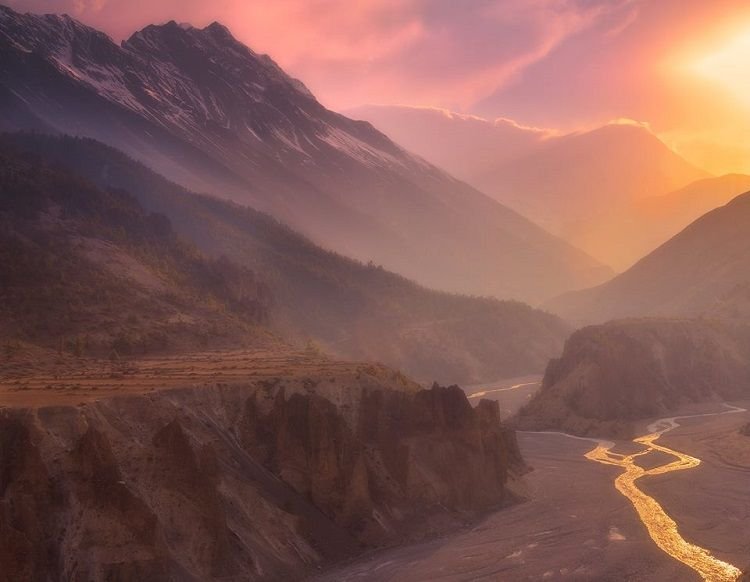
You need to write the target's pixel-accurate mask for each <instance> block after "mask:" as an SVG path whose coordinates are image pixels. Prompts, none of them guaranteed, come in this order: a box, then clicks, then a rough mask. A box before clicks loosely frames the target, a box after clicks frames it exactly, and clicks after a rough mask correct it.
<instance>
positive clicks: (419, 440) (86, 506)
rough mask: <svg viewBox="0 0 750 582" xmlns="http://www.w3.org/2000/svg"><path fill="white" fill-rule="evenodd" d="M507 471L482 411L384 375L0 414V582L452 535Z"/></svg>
mask: <svg viewBox="0 0 750 582" xmlns="http://www.w3.org/2000/svg"><path fill="white" fill-rule="evenodd" d="M521 468H522V461H521V460H520V456H519V453H518V449H517V446H516V443H515V439H514V436H513V434H512V432H510V431H508V430H507V429H505V428H504V427H503V426H501V424H500V421H499V414H498V409H497V406H496V404H495V403H490V402H482V403H481V404H480V405H479V407H478V408H476V409H472V408H471V406H470V405H469V404H468V402H467V400H466V398H465V396H464V395H463V393H462V392H461V390H460V389H459V388H457V387H451V388H441V387H438V386H434V387H433V388H432V389H431V390H420V389H419V388H418V387H417V386H415V385H413V384H411V383H410V382H408V381H406V380H404V379H403V378H402V377H401V376H400V375H397V374H394V373H393V372H390V371H388V370H386V369H384V368H379V367H375V366H358V367H353V368H352V370H351V372H350V373H348V374H342V375H339V376H336V377H328V376H326V377H323V376H321V377H314V376H311V377H306V378H297V379H294V380H281V379H278V380H264V381H259V382H256V383H253V384H244V385H215V386H212V387H208V388H200V389H199V388H190V389H188V388H186V389H179V390H168V391H162V392H153V393H150V394H147V395H139V396H122V397H114V398H107V399H102V400H98V401H94V402H90V403H88V404H81V405H78V406H56V407H37V408H4V409H1V410H0V512H1V513H2V519H0V562H1V563H2V564H3V568H2V572H0V579H2V580H81V581H83V580H86V581H89V580H134V581H135V580H139V581H140V580H170V579H171V580H212V579H219V578H220V579H222V580H260V579H280V578H285V579H289V578H295V577H298V576H301V575H302V574H303V573H304V572H305V571H306V570H308V569H309V568H311V567H313V566H316V565H318V566H319V565H321V564H324V563H326V562H328V561H332V560H336V559H340V558H343V557H346V556H348V555H352V554H354V553H356V552H358V551H362V550H363V549H364V548H366V547H372V546H376V545H380V544H387V543H392V542H397V541H400V540H402V539H406V538H410V537H414V536H419V535H424V534H425V533H429V532H431V531H435V530H437V529H439V528H441V527H446V526H450V525H453V526H455V525H456V523H457V522H458V521H460V520H462V519H463V518H465V517H468V516H470V515H472V514H474V513H476V512H478V511H482V510H486V509H488V508H491V507H495V506H499V505H501V504H503V503H505V502H507V501H509V495H508V493H507V490H506V480H507V479H508V475H509V473H511V472H513V471H518V470H519V469H521Z"/></svg>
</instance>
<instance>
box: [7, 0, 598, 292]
mask: <svg viewBox="0 0 750 582" xmlns="http://www.w3.org/2000/svg"><path fill="white" fill-rule="evenodd" d="M80 27H83V25H80V24H75V25H73V24H71V23H70V22H69V21H65V22H63V21H62V20H61V19H59V18H58V19H57V20H56V19H55V18H54V17H49V18H48V17H36V16H33V15H20V14H18V13H15V12H13V11H11V10H10V9H7V8H5V9H3V11H2V12H0V54H2V56H3V66H2V67H0V86H2V87H4V89H5V91H4V92H5V93H6V95H7V96H8V97H7V101H8V103H6V105H5V107H6V109H5V111H8V110H10V109H11V108H14V111H15V110H18V109H25V111H26V114H27V116H28V117H30V118H32V119H36V120H39V121H40V122H41V123H43V124H46V125H48V126H50V127H51V128H53V129H56V130H57V131H59V132H61V133H69V134H73V135H83V136H88V137H93V138H95V139H98V140H100V141H103V142H104V143H108V144H109V145H112V146H114V147H116V148H118V149H121V150H123V151H125V152H126V153H128V154H129V155H132V156H134V157H136V158H137V159H140V160H141V161H143V162H145V163H147V164H148V165H150V166H151V167H152V168H153V169H156V170H157V171H158V172H160V173H163V174H165V175H166V176H167V177H168V178H170V179H172V180H174V181H176V182H178V183H181V184H182V185H184V186H187V187H188V188H191V189H194V190H198V191H203V192H209V193H213V194H217V195H220V196H222V197H225V198H231V199H234V200H235V201H239V202H241V203H243V204H250V205H252V206H254V207H256V208H258V209H259V210H262V211H265V212H270V213H271V214H273V215H275V216H277V217H278V218H280V219H281V220H283V221H284V222H287V223H288V224H290V225H291V226H292V227H294V228H295V229H297V230H300V231H301V232H303V234H305V235H307V236H310V237H311V238H313V240H315V242H317V243H318V244H322V245H323V246H326V247H328V248H332V249H335V250H337V251H339V252H342V253H343V254H346V255H348V256H352V257H354V258H357V259H359V260H363V261H368V260H373V261H375V262H377V263H381V264H383V265H385V266H386V267H388V268H390V269H392V270H395V271H396V272H399V273H401V274H403V275H406V276H408V277H410V278H412V279H416V280H417V281H419V282H420V283H422V284H425V285H427V286H429V287H434V288H439V289H443V290H448V291H457V292H464V293H474V294H491V295H495V296H498V297H502V298H517V299H525V300H529V301H538V300H540V299H543V298H545V296H549V295H552V294H554V293H555V291H562V290H565V289H571V288H578V287H581V286H585V285H587V284H591V283H593V282H598V281H601V280H603V279H604V278H606V276H608V273H609V271H608V270H607V269H605V268H603V267H602V265H601V264H600V263H598V262H597V261H595V260H593V259H591V258H590V257H588V256H587V255H585V253H583V252H582V251H579V250H578V249H575V248H574V247H572V246H571V245H569V244H568V243H565V242H563V241H561V240H560V239H557V238H555V237H554V236H552V235H550V234H549V233H547V232H545V231H544V230H543V229H541V228H539V227H537V226H536V225H534V224H533V223H531V222H529V221H528V220H526V219H525V218H523V217H522V216H520V215H519V214H517V213H516V212H514V211H512V210H510V209H507V208H505V207H503V206H501V205H499V204H497V203H496V202H494V201H492V200H491V199H489V198H488V197H486V196H485V195H483V194H481V193H480V192H478V191H476V190H475V189H473V188H471V187H469V186H468V185H466V184H464V183H462V182H460V181H458V180H456V179H455V178H452V177H450V176H449V175H447V174H446V173H445V172H444V171H442V170H439V169H437V168H435V167H434V166H431V165H429V164H428V163H427V162H425V161H424V160H422V159H420V158H418V157H416V156H412V155H410V154H408V153H407V152H406V151H405V150H403V149H402V148H400V147H399V146H398V145H396V144H395V143H393V142H392V141H391V140H390V139H388V138H387V137H386V136H385V135H383V134H382V133H380V132H378V131H377V130H375V129H374V128H373V127H372V125H370V124H369V123H366V122H360V121H354V120H351V119H348V118H346V117H344V116H342V115H340V114H337V113H334V112H332V111H329V110H327V109H326V108H325V107H323V106H322V105H321V104H320V103H319V102H317V100H315V99H314V98H313V97H312V96H311V95H310V94H309V92H308V91H307V90H306V89H303V88H301V87H303V86H301V85H300V84H299V82H298V81H296V80H293V79H292V78H291V77H289V76H287V75H286V74H285V73H283V72H282V71H281V70H280V69H279V68H278V67H277V66H276V65H275V64H269V63H273V61H271V60H270V59H268V60H266V59H265V58H263V57H259V56H258V55H256V54H255V53H253V52H252V51H251V50H250V49H248V48H247V47H244V45H242V44H241V43H239V42H238V41H236V40H234V39H232V37H230V36H228V33H227V30H226V28H221V27H220V26H219V25H216V26H214V27H211V26H209V27H206V28H204V29H195V28H191V29H185V28H182V27H180V26H179V25H177V24H168V25H162V26H150V27H147V28H145V29H143V30H142V31H140V32H138V33H135V34H134V35H133V36H132V37H131V38H130V39H128V40H126V41H124V42H123V44H122V45H121V46H119V47H118V46H117V45H116V44H114V43H112V42H111V41H109V39H108V38H107V37H106V35H103V34H102V33H97V32H96V31H93V29H84V28H80ZM79 28H80V30H79ZM58 29H60V30H62V31H63V33H64V34H62V33H59V32H58ZM81 30H84V32H81ZM55 34H56V35H57V37H58V38H57V41H56V44H53V45H52V46H54V47H56V48H55V50H54V51H52V50H51V49H44V46H45V42H46V41H47V39H48V38H49V37H50V35H52V36H54V35H55ZM65 35H68V36H69V37H70V39H69V40H65V39H67V38H68V36H65ZM61 38H62V40H60V39H61ZM228 39H231V40H228ZM61 43H62V44H61ZM92 45H96V46H97V49H96V54H97V57H96V58H93V57H92V55H91V54H90V52H91V51H90V50H89V49H90V48H91V46H92ZM99 45H102V46H99ZM32 88H33V90H32ZM1 104H2V100H0V105H1ZM50 104H55V107H54V108H52V109H51V108H50ZM6 129H8V128H7V127H6ZM10 129H19V128H18V127H11V128H10ZM547 289H549V292H548V291H547Z"/></svg>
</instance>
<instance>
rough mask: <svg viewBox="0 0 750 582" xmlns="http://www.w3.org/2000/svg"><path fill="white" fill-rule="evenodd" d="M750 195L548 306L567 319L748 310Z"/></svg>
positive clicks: (722, 208) (591, 320)
mask: <svg viewBox="0 0 750 582" xmlns="http://www.w3.org/2000/svg"><path fill="white" fill-rule="evenodd" d="M749 286H750V193H747V194H742V195H740V196H738V197H736V198H735V199H733V200H732V201H731V202H729V203H728V204H726V205H725V206H722V207H720V208H717V209H715V210H712V211H711V212H709V213H707V214H705V215H703V216H702V217H701V218H699V219H698V220H696V221H695V222H693V223H692V224H690V225H689V226H688V227H687V228H685V229H684V230H683V231H682V232H680V233H679V234H677V235H676V236H674V237H673V238H671V239H670V240H669V241H667V242H666V243H664V244H663V245H662V246H660V247H659V248H657V249H656V250H655V251H653V252H652V253H650V254H649V255H647V256H646V257H644V258H643V259H641V260H640V261H638V262H637V263H636V264H635V265H633V267H631V268H630V269H628V270H627V271H625V272H624V273H622V274H620V275H618V276H617V277H615V278H614V279H612V280H611V281H608V282H607V283H604V284H603V285H600V286H598V287H594V288H591V289H586V290H583V291H578V292H573V293H569V294H565V295H563V296H561V297H559V298H556V299H554V300H553V301H551V302H549V304H548V307H549V308H550V309H551V310H552V311H554V312H556V313H558V314H560V315H562V316H564V317H566V318H568V319H569V320H571V321H585V322H601V321H605V320H608V319H616V318H621V317H631V316H645V315H667V316H696V315H702V314H714V313H720V312H721V313H733V312H735V311H736V310H740V311H747V306H748V304H750V302H748V299H750V295H749V294H748V291H747V289H748V287H749Z"/></svg>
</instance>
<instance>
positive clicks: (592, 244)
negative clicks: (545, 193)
mask: <svg viewBox="0 0 750 582" xmlns="http://www.w3.org/2000/svg"><path fill="white" fill-rule="evenodd" d="M748 190H750V176H745V175H742V174H727V175H725V176H720V177H717V178H704V179H702V180H697V181H695V182H692V183H690V184H688V185H687V186H685V187H683V188H680V189H678V190H675V191H674V192H670V193H668V194H662V195H660V196H648V197H646V198H638V199H636V200H633V201H631V202H629V203H626V204H623V205H621V206H619V207H617V208H613V209H612V210H611V211H610V212H609V213H606V214H604V215H601V216H599V217H597V218H596V219H593V220H589V221H586V222H582V223H579V224H578V225H577V227H576V232H575V237H573V238H571V242H573V241H574V242H575V244H576V245H577V246H579V247H580V248H584V249H592V252H593V254H595V255H596V256H599V257H607V262H608V264H610V265H612V266H613V267H615V268H617V269H619V270H625V269H627V268H629V267H631V266H633V264H634V263H635V262H636V261H638V259H640V258H642V257H643V256H645V255H646V254H648V253H650V252H651V251H652V250H654V249H655V248H657V247H658V246H659V245H661V244H662V243H664V242H666V241H667V240H669V239H670V238H672V237H673V236H674V235H676V234H677V233H679V232H680V231H681V230H682V229H684V228H685V227H686V226H687V225H689V224H690V223H691V222H693V221H694V220H695V219H697V218H699V217H700V216H702V215H703V214H705V213H706V212H709V211H710V210H713V209H714V208H717V207H719V206H722V205H724V204H726V203H727V202H729V201H730V200H731V199H732V198H734V197H736V196H738V195H739V194H742V193H743V192H747V191H748ZM593 249H597V250H596V251H593Z"/></svg>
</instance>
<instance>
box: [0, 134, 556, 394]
mask: <svg viewBox="0 0 750 582" xmlns="http://www.w3.org/2000/svg"><path fill="white" fill-rule="evenodd" d="M0 143H5V144H7V145H8V147H10V148H15V149H17V150H19V151H27V152H33V153H34V154H35V155H38V156H41V158H42V159H43V160H46V161H47V162H48V163H49V164H51V165H57V166H65V167H67V168H68V169H69V170H70V171H72V172H74V173H75V174H77V175H82V176H85V177H86V178H88V179H90V180H92V181H94V182H96V183H98V185H99V186H100V187H101V188H104V189H109V188H117V189H121V190H124V191H127V192H130V193H132V194H133V196H134V197H136V199H137V200H138V201H139V202H140V204H142V205H143V206H144V207H145V208H147V209H148V210H149V211H151V212H158V213H162V214H164V215H165V216H167V217H169V220H170V221H171V223H172V225H173V227H174V229H175V230H176V232H178V233H179V234H180V235H181V236H183V237H184V238H186V239H188V240H191V241H193V242H194V243H195V244H196V245H197V246H198V247H199V248H200V249H201V250H202V251H203V252H205V253H207V254H209V255H210V256H212V257H214V258H218V257H221V256H226V257H229V258H230V259H231V260H232V261H236V262H237V263H239V264H242V265H244V266H246V267H248V268H250V269H252V270H253V271H254V272H256V273H257V274H258V277H259V279H261V280H262V281H263V283H264V284H265V285H266V286H267V288H268V291H269V296H270V301H269V305H268V308H267V309H268V320H267V324H268V325H269V326H271V327H272V328H273V329H275V330H277V331H278V332H280V333H281V334H282V335H283V336H284V337H289V338H294V339H297V340H298V341H305V340H306V339H307V338H314V339H315V340H316V341H317V342H319V343H320V344H321V346H322V347H324V348H325V349H326V350H327V351H330V352H332V353H337V354H339V355H342V356H346V357H349V358H355V359H370V360H378V361H382V362H385V363H387V364H389V365H392V366H394V367H396V368H399V369H402V370H404V371H406V372H408V373H410V374H412V375H414V376H415V377H417V378H418V379H420V380H423V381H426V382H432V381H433V380H435V379H437V380H440V381H441V382H444V383H450V382H469V383H471V382H478V381H489V380H495V379H497V378H500V377H514V376H519V375H522V374H526V373H530V372H541V371H542V370H543V369H544V366H545V365H546V363H547V361H548V360H549V358H551V357H553V356H555V355H556V354H558V353H559V352H560V349H561V348H562V345H563V341H564V339H565V337H567V335H568V333H569V328H568V326H567V325H566V324H564V323H563V322H562V321H561V320H559V319H558V318H556V317H554V316H551V315H549V314H547V313H543V312H541V311H537V310H534V309H531V308H530V307H528V306H526V305H523V304H520V303H516V302H508V301H503V302H501V301H497V300H494V299H481V298H469V297H461V296H456V295H448V294H445V293H439V292H435V291H430V290H427V289H424V288H422V287H420V286H418V285H415V284H414V283H412V282H410V281H407V280H405V279H403V278H401V277H399V276H397V275H394V274H392V273H389V272H387V271H385V270H384V269H382V268H380V267H377V266H374V265H363V264H360V263H357V262H355V261H352V260H350V259H346V258H344V257H342V256H340V255H336V254H334V253H331V252H328V251H325V250H323V249H321V248H320V247H317V246H315V245H314V244H312V243H311V242H310V241H309V240H307V239H305V238H304V237H302V236H300V235H298V234H296V233H295V232H293V231H292V230H290V229H289V228H287V227H285V226H283V225H281V224H280V223H278V222H277V221H276V220H274V219H273V218H271V217H269V216H267V215H264V214H262V213H259V212H256V211H253V210H250V209H247V208H241V207H239V206H237V205H233V204H231V203H227V202H223V201H221V200H218V199H216V198H210V197H208V196H200V195H196V194H193V193H190V192H188V191H186V190H184V189H183V188H181V187H179V186H177V185H176V184H174V183H171V182H168V181H167V180H165V179H164V178H162V177H161V176H158V175H156V174H154V173H153V172H152V171H150V170H148V169H147V168H146V167H144V166H143V165H141V164H139V163H137V162H135V161H133V160H131V159H129V158H128V157H126V156H124V155H123V154H121V153H120V152H117V151H115V150H113V149H111V148H108V147H107V146H104V145H103V144H101V143H97V142H94V141H93V140H86V139H73V138H53V137H45V136H40V135H30V134H25V135H23V134H15V135H5V136H3V137H2V138H0Z"/></svg>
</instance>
